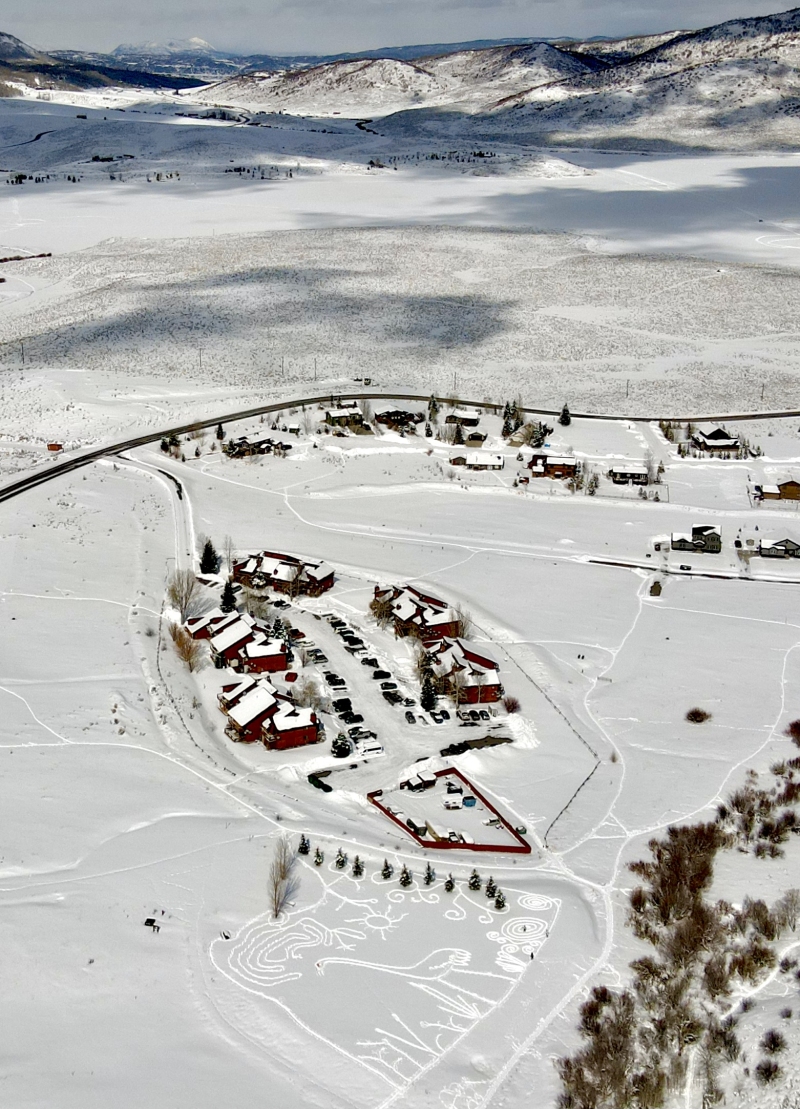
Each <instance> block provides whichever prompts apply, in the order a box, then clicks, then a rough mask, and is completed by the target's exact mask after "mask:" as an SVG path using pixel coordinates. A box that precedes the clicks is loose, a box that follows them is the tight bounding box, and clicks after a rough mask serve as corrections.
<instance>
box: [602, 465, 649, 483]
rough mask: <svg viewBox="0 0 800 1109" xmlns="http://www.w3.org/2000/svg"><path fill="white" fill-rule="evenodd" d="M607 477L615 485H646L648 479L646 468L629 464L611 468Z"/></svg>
mask: <svg viewBox="0 0 800 1109" xmlns="http://www.w3.org/2000/svg"><path fill="white" fill-rule="evenodd" d="M608 476H609V477H610V478H611V480H612V481H613V482H614V484H615V485H647V483H648V481H649V479H650V473H649V471H648V469H647V467H646V466H634V465H633V464H631V463H629V462H626V463H624V464H620V465H618V466H612V467H611V469H610V470H609V471H608Z"/></svg>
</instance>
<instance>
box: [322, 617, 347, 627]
mask: <svg viewBox="0 0 800 1109" xmlns="http://www.w3.org/2000/svg"><path fill="white" fill-rule="evenodd" d="M327 619H328V623H329V624H330V626H331V627H332V628H343V627H345V626H346V625H345V622H344V620H342V619H341V618H340V617H339V616H329V617H328V618H327Z"/></svg>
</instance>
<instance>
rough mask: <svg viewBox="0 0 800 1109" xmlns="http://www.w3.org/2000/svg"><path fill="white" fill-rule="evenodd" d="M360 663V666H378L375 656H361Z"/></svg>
mask: <svg viewBox="0 0 800 1109" xmlns="http://www.w3.org/2000/svg"><path fill="white" fill-rule="evenodd" d="M361 665H362V666H373V667H374V666H380V663H379V662H378V660H377V659H376V658H362V660H361Z"/></svg>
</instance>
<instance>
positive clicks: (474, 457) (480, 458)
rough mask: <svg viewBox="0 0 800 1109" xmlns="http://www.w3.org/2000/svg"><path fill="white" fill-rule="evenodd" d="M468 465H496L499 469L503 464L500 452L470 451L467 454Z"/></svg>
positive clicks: (503, 460)
mask: <svg viewBox="0 0 800 1109" xmlns="http://www.w3.org/2000/svg"><path fill="white" fill-rule="evenodd" d="M467 465H468V466H497V467H498V469H501V468H502V467H503V466H504V465H505V459H504V458H503V456H502V454H484V453H483V451H471V452H470V453H469V454H468V455H467Z"/></svg>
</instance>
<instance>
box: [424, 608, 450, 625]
mask: <svg viewBox="0 0 800 1109" xmlns="http://www.w3.org/2000/svg"><path fill="white" fill-rule="evenodd" d="M457 619H458V617H457V616H456V614H455V612H453V610H452V608H446V609H445V610H444V612H434V611H433V610H432V609H429V610H428V612H426V613H425V623H426V624H427V625H428V626H429V627H435V626H436V625H437V624H450V623H452V622H453V621H454V620H457Z"/></svg>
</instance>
